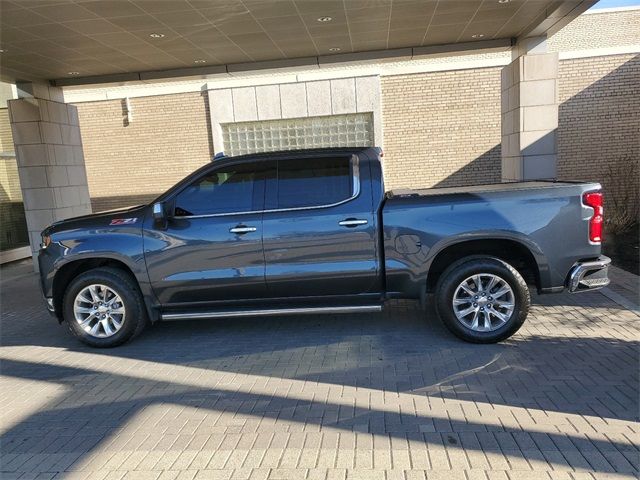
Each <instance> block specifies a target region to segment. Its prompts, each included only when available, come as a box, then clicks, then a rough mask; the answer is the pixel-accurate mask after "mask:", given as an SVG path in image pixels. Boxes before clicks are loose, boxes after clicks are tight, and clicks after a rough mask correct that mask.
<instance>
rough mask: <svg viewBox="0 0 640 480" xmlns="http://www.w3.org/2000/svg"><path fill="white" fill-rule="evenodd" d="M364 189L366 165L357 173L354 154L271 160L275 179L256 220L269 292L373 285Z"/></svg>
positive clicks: (371, 226) (348, 290)
mask: <svg viewBox="0 0 640 480" xmlns="http://www.w3.org/2000/svg"><path fill="white" fill-rule="evenodd" d="M361 182H362V183H361ZM368 186H370V178H369V172H368V165H367V171H366V172H360V171H359V165H358V159H357V157H356V156H350V155H346V156H336V157H322V158H318V157H313V158H309V157H299V158H287V159H281V160H279V161H278V172H277V178H276V179H272V180H269V181H268V182H267V200H266V206H265V207H266V210H265V213H264V217H263V244H264V252H265V261H266V278H267V292H268V294H269V296H270V297H302V296H313V297H315V296H327V295H357V294H362V293H372V292H375V290H376V289H378V290H379V286H378V285H377V281H378V268H379V266H378V252H377V251H376V245H377V241H376V235H377V233H376V217H375V214H374V213H373V212H372V201H371V191H370V188H368ZM363 187H364V188H363Z"/></svg>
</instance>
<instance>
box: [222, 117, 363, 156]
mask: <svg viewBox="0 0 640 480" xmlns="http://www.w3.org/2000/svg"><path fill="white" fill-rule="evenodd" d="M222 137H223V141H224V153H225V154H226V155H243V154H245V153H255V152H272V151H278V150H297V149H301V148H321V147H369V146H373V115H372V114H371V113H354V114H349V115H331V116H327V117H307V118H292V119H288V120H263V121H258V122H239V123H227V124H223V125H222Z"/></svg>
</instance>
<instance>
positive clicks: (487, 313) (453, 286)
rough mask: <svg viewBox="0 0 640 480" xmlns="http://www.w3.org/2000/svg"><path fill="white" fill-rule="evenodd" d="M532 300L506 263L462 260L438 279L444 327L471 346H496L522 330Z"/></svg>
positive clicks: (520, 279)
mask: <svg viewBox="0 0 640 480" xmlns="http://www.w3.org/2000/svg"><path fill="white" fill-rule="evenodd" d="M530 303H531V298H530V294H529V289H528V287H527V284H526V282H525V281H524V279H523V278H522V276H521V275H520V274H519V273H518V271H517V270H516V269H515V268H513V267H512V266H511V265H509V264H508V263H506V262H504V261H502V260H500V259H498V258H493V257H481V258H473V259H469V260H464V259H463V260H461V261H459V262H456V263H454V264H453V265H452V266H451V267H449V268H448V269H447V270H446V271H445V272H444V273H443V274H442V276H441V277H440V279H439V281H438V286H437V288H436V306H437V311H438V315H439V317H440V318H441V319H442V321H443V322H444V324H445V326H446V327H447V328H448V329H449V330H450V331H451V332H453V333H454V334H455V335H457V336H458V337H460V338H462V339H463V340H466V341H468V342H474V343H495V342H499V341H501V340H504V339H506V338H509V337H510V336H511V335H513V334H514V333H515V332H517V331H518V329H519V328H520V327H521V326H522V324H523V323H524V321H525V319H526V318H527V313H528V312H529V305H530Z"/></svg>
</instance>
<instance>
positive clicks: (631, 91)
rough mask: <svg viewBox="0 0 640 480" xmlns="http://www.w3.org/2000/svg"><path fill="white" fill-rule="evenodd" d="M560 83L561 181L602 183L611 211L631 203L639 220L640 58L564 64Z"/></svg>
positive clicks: (616, 56)
mask: <svg viewBox="0 0 640 480" xmlns="http://www.w3.org/2000/svg"><path fill="white" fill-rule="evenodd" d="M559 84H560V87H559V90H560V91H559V101H560V107H559V128H558V156H559V159H558V176H559V178H561V179H580V180H595V181H598V182H601V183H603V185H604V187H605V201H607V200H608V203H607V208H609V207H611V208H616V207H615V205H613V202H614V201H617V202H618V203H620V202H622V203H625V201H626V202H627V203H628V205H627V208H629V209H630V211H631V212H633V211H635V215H636V216H637V214H638V210H637V209H638V196H639V193H638V185H639V184H640V178H638V176H637V175H638V164H639V162H640V140H639V139H640V55H613V56H608V57H594V58H581V59H574V60H566V61H563V62H560V82H559ZM633 165H635V167H636V169H635V176H634V175H633V173H632V172H633V170H632V168H633ZM610 169H611V170H612V171H610ZM625 198H626V199H628V200H625ZM617 208H620V207H617ZM611 213H612V214H613V213H620V212H617V211H615V212H614V211H613V210H611Z"/></svg>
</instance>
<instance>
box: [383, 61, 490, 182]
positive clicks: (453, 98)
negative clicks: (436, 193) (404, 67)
mask: <svg viewBox="0 0 640 480" xmlns="http://www.w3.org/2000/svg"><path fill="white" fill-rule="evenodd" d="M382 116H383V125H384V153H385V156H384V162H385V164H384V168H385V182H386V187H387V189H391V188H403V187H432V186H452V185H468V184H473V183H491V182H499V181H500V162H501V161H500V68H499V67H494V68H484V69H473V70H459V71H450V72H434V73H420V74H412V75H396V76H389V77H383V78H382Z"/></svg>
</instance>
